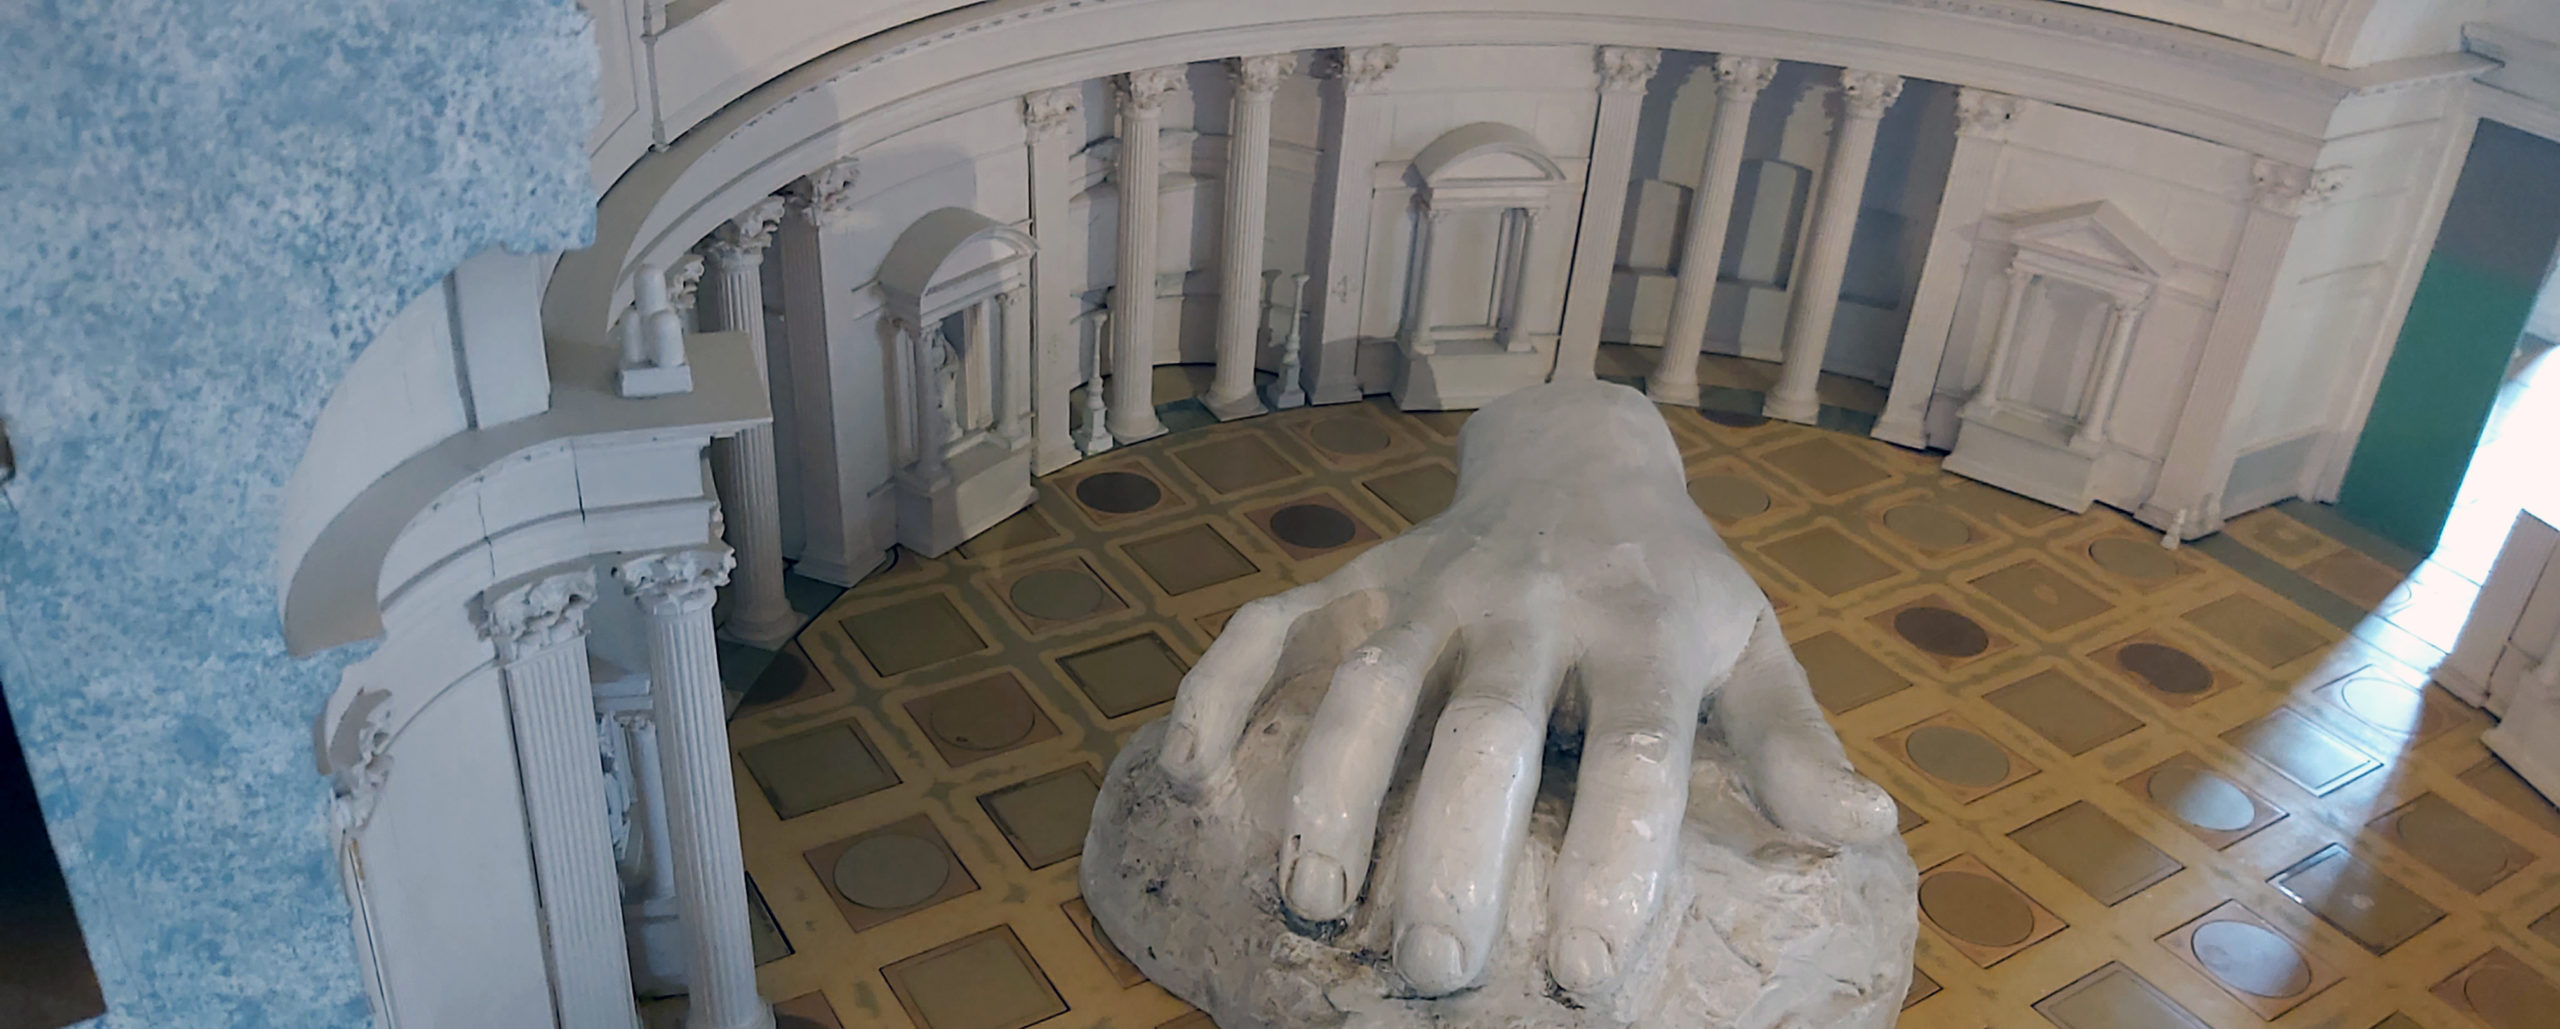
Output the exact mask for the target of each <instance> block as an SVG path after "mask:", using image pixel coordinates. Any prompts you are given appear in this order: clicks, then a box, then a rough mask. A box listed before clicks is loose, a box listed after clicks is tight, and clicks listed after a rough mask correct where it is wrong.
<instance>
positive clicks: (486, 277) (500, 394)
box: [451, 249, 551, 428]
mask: <svg viewBox="0 0 2560 1029" xmlns="http://www.w3.org/2000/svg"><path fill="white" fill-rule="evenodd" d="M542 277H543V259H542V258H541V257H538V256H532V255H523V254H510V253H508V252H506V251H504V250H495V249H492V250H483V251H481V252H480V253H478V254H475V255H472V257H471V259H470V260H467V261H464V262H462V264H461V266H460V267H457V268H455V269H454V270H453V276H452V279H451V281H452V283H453V332H454V336H455V337H456V338H457V339H459V340H460V341H461V353H462V369H461V372H462V375H461V377H462V384H463V387H464V388H465V389H467V390H468V391H469V392H470V398H471V406H470V411H471V424H472V427H473V428H488V427H490V426H494V425H504V424H506V423H508V422H512V421H515V420H516V419H518V418H524V417H527V416H530V415H537V414H541V413H542V412H543V411H544V410H546V409H548V408H549V407H550V406H551V370H550V368H549V367H548V366H547V365H545V364H544V362H543V343H542Z"/></svg>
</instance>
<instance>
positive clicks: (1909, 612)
mask: <svg viewBox="0 0 2560 1029" xmlns="http://www.w3.org/2000/svg"><path fill="white" fill-rule="evenodd" d="M1893 631H1895V632H1898V633H1901V634H1902V638H1903V639H1906V640H1910V641H1911V645H1912V646H1915V647H1918V648H1920V649H1922V650H1925V651H1928V652H1930V653H1932V654H1938V655H1942V656H1945V657H1972V656H1974V655H1976V654H1979V653H1982V652H1983V651H1985V650H1989V649H1991V634H1990V633H1987V632H1984V631H1982V626H1981V625H1980V624H1978V623H1976V622H1975V621H1974V620H1973V619H1970V618H1967V617H1965V616H1963V615H1960V614H1957V613H1955V612H1953V611H1949V610H1947V609H1946V608H1943V607H1929V606H1926V605H1923V606H1920V607H1910V608H1904V609H1903V610H1901V611H1900V612H1897V613H1896V614H1895V615H1894V616H1893Z"/></svg>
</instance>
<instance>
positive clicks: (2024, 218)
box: [2006, 200, 2173, 280]
mask: <svg viewBox="0 0 2560 1029" xmlns="http://www.w3.org/2000/svg"><path fill="white" fill-rule="evenodd" d="M2006 220H2007V221H2008V222H2009V224H2010V226H2011V228H2010V231H2009V241H2010V242H2012V243H2015V244H2017V246H2018V248H2019V249H2021V250H2033V251H2037V252H2040V253H2045V254H2050V255H2052V256H2055V257H2060V258H2064V259H2068V260H2073V261H2077V262H2080V263H2084V264H2091V265H2097V266H2100V267H2105V268H2111V269H2114V270H2117V271H2121V272H2125V273H2127V274H2131V275H2135V276H2139V277H2141V278H2145V279H2153V280H2157V279H2158V278H2159V277H2160V276H2161V275H2163V274H2165V273H2166V272H2167V271H2168V270H2169V268H2170V266H2171V265H2172V263H2173V259H2172V258H2171V257H2170V256H2169V251H2168V248H2166V247H2163V246H2161V245H2160V242H2159V241H2158V240H2155V239H2152V238H2151V235H2150V234H2149V233H2146V232H2144V231H2142V227H2141V226H2139V225H2135V224H2134V223H2133V219H2132V218H2130V217H2127V216H2126V215H2125V213H2124V212H2123V211H2122V210H2120V209H2118V208H2117V207H2116V205H2114V204H2111V203H2108V202H2106V201H2104V200H2091V201H2088V202H2086V203H2079V204H2070V205H2066V206H2063V207H2053V208H2047V209H2045V210H2041V211H2030V212H2027V213H2024V214H2017V215H2011V216H2009V217H2008V218H2007V219H2006Z"/></svg>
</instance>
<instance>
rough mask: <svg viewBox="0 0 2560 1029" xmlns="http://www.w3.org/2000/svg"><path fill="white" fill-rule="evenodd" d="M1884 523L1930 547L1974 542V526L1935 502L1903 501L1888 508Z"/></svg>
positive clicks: (1932, 548)
mask: <svg viewBox="0 0 2560 1029" xmlns="http://www.w3.org/2000/svg"><path fill="white" fill-rule="evenodd" d="M1884 527H1885V528H1887V529H1891V530H1893V533H1894V535H1897V536H1900V537H1902V538H1903V539H1907V540H1910V541H1911V542H1913V543H1916V544H1919V545H1920V546H1922V547H1926V548H1928V549H1931V550H1952V549H1954V548H1957V547H1961V546H1963V545H1965V544H1967V543H1971V542H1973V527H1972V526H1970V525H1966V524H1965V523H1964V519H1962V518H1958V517H1956V516H1955V515H1954V514H1952V513H1949V512H1948V511H1947V509H1945V508H1943V507H1939V506H1938V505H1936V504H1904V505H1902V506H1900V507H1897V508H1894V509H1892V510H1889V511H1886V512H1885V513H1884Z"/></svg>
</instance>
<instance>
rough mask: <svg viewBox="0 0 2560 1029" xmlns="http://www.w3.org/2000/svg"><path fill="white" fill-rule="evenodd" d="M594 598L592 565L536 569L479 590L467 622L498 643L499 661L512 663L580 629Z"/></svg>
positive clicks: (573, 635) (572, 636) (571, 636)
mask: <svg viewBox="0 0 2560 1029" xmlns="http://www.w3.org/2000/svg"><path fill="white" fill-rule="evenodd" d="M595 599H596V571H595V569H593V568H575V569H570V570H568V571H560V572H537V573H535V574H533V575H529V576H525V577H523V578H520V579H515V580H513V581H510V582H505V583H500V584H499V585H497V586H495V587H492V588H490V590H489V591H488V592H486V593H482V594H481V595H480V597H479V603H478V604H476V605H474V606H475V608H476V610H474V611H473V612H472V623H473V625H474V626H475V627H476V628H478V629H479V630H480V635H481V637H482V638H484V639H487V640H489V641H490V642H492V643H496V644H497V645H498V659H499V660H500V661H514V660H516V659H518V658H521V657H524V656H526V655H530V654H537V653H540V652H542V651H543V650H546V649H548V648H550V647H551V646H552V645H554V644H558V643H565V642H568V641H569V640H573V639H576V638H577V637H578V636H579V635H580V634H583V633H585V632H586V631H587V605H588V604H591V603H594V602H595Z"/></svg>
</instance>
